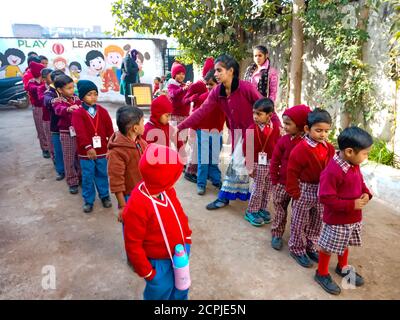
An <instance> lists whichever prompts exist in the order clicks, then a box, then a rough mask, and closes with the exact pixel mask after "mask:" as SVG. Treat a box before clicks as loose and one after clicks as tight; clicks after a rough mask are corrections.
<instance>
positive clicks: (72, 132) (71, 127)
mask: <svg viewBox="0 0 400 320" xmlns="http://www.w3.org/2000/svg"><path fill="white" fill-rule="evenodd" d="M69 135H70V136H71V137H75V136H76V132H75V128H74V127H73V126H70V127H69Z"/></svg>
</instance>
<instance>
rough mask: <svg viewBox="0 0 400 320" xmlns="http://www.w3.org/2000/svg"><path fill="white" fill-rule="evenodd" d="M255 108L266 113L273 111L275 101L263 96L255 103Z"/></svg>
mask: <svg viewBox="0 0 400 320" xmlns="http://www.w3.org/2000/svg"><path fill="white" fill-rule="evenodd" d="M253 109H254V110H259V111H262V112H265V113H271V112H274V111H275V108H274V102H273V101H272V100H271V99H270V98H261V99H258V100H257V101H256V102H255V103H254V105H253Z"/></svg>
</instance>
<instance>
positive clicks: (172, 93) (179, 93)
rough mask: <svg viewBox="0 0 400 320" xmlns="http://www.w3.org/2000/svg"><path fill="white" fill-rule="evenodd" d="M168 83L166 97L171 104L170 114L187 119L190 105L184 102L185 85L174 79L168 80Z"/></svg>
mask: <svg viewBox="0 0 400 320" xmlns="http://www.w3.org/2000/svg"><path fill="white" fill-rule="evenodd" d="M168 82H169V83H168V96H169V97H170V99H171V102H172V109H173V110H172V114H173V115H177V116H185V117H187V116H188V115H189V112H190V103H185V101H184V97H185V95H186V93H187V92H186V90H183V87H184V86H185V84H184V83H179V82H178V81H176V80H174V79H170V80H169V81H168Z"/></svg>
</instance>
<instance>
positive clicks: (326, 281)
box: [314, 270, 341, 295]
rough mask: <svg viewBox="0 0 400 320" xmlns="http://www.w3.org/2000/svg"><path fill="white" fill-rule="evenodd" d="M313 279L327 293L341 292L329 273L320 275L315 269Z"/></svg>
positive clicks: (336, 293)
mask: <svg viewBox="0 0 400 320" xmlns="http://www.w3.org/2000/svg"><path fill="white" fill-rule="evenodd" d="M314 279H315V281H317V283H319V285H320V286H321V287H322V288H323V289H324V290H325V291H326V292H328V293H330V294H334V295H338V294H340V292H341V289H340V287H339V286H338V285H337V284H336V282H335V281H333V280H332V277H331V275H330V274H327V275H326V276H321V275H320V274H319V273H318V270H317V271H315V276H314Z"/></svg>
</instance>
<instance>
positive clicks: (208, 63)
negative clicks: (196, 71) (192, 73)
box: [202, 57, 214, 78]
mask: <svg viewBox="0 0 400 320" xmlns="http://www.w3.org/2000/svg"><path fill="white" fill-rule="evenodd" d="M212 69H214V58H211V57H210V58H207V59H206V61H205V62H204V66H203V72H202V75H203V78H204V77H205V76H206V75H207V73H208V72H209V71H210V70H212Z"/></svg>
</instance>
